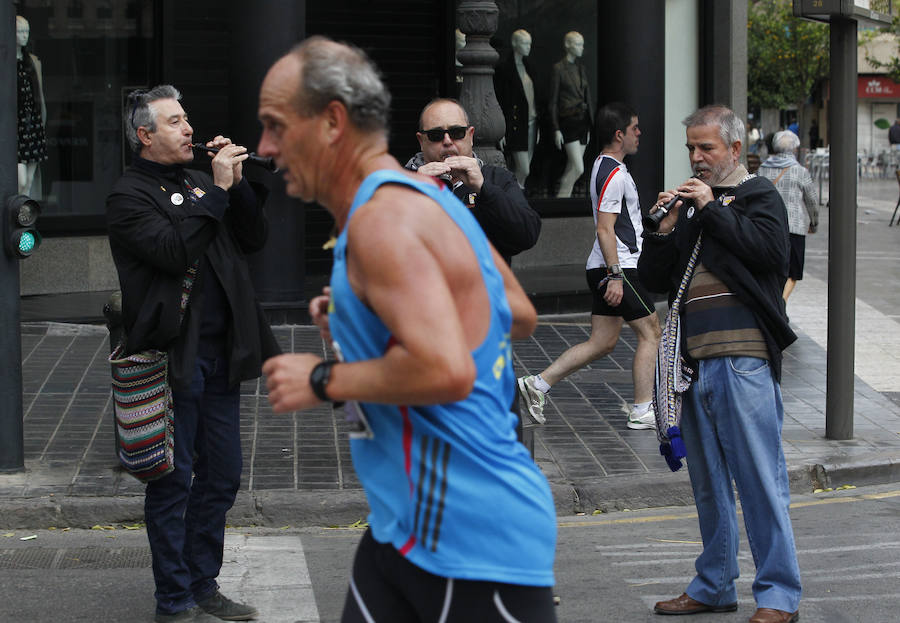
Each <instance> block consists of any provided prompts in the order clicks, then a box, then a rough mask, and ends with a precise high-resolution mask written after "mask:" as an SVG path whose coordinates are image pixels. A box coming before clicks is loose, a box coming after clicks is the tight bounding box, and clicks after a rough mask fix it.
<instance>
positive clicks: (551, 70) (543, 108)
mask: <svg viewBox="0 0 900 623" xmlns="http://www.w3.org/2000/svg"><path fill="white" fill-rule="evenodd" d="M496 4H497V7H498V8H499V10H500V14H499V22H498V27H497V32H496V33H495V35H494V37H492V39H491V45H492V46H493V47H494V48H495V49H496V50H497V52H498V53H499V54H500V60H499V61H498V63H497V66H496V68H495V75H494V89H495V92H496V94H497V99H498V102H499V103H500V107H501V109H502V110H503V113H504V118H505V120H506V126H507V127H506V136H505V141H504V145H503V151H504V156H505V157H506V160H507V167H508V168H509V170H510V171H513V172H514V173H515V174H516V176H517V177H518V178H519V181H520V183H524V185H525V189H526V194H527V195H528V196H529V198H530V199H533V200H540V199H545V198H547V199H550V198H568V197H574V198H583V197H585V196H586V195H588V194H589V192H588V183H589V181H590V172H591V166H592V164H593V161H594V159H595V158H596V157H597V154H598V153H599V149H598V148H597V146H596V145H595V141H594V136H593V116H594V114H595V112H596V110H595V109H596V105H597V86H598V85H597V81H598V72H597V62H598V59H597V36H598V33H597V17H598V16H597V5H598V3H597V2H593V1H588V0H556V1H552V2H547V1H543V2H537V1H534V0H498V1H497V3H496ZM456 34H457V37H458V42H457V48H459V47H461V46H463V45H465V42H464V40H463V39H462V38H460V37H459V36H460V35H461V33H460V32H457V33H456ZM457 69H458V68H457ZM477 131H478V128H476V132H477ZM578 205H579V206H582V203H581V202H578Z"/></svg>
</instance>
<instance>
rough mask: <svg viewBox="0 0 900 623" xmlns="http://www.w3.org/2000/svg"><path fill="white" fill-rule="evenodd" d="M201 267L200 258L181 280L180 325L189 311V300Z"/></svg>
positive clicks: (189, 267)
mask: <svg viewBox="0 0 900 623" xmlns="http://www.w3.org/2000/svg"><path fill="white" fill-rule="evenodd" d="M199 267H200V258H197V259H196V260H194V263H193V264H191V265H190V266H188V269H187V270H186V271H184V277H182V279H181V309H180V310H179V312H178V324H179V325H180V324H181V321H182V320H184V312H185V310H186V309H187V304H188V299H189V298H190V297H191V290H192V289H193V287H194V281H195V280H196V279H197V270H198V269H199Z"/></svg>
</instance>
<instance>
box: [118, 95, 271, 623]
mask: <svg viewBox="0 0 900 623" xmlns="http://www.w3.org/2000/svg"><path fill="white" fill-rule="evenodd" d="M180 98H181V94H180V93H179V92H178V91H177V90H176V89H175V88H174V87H172V86H170V85H160V86H157V87H154V88H153V89H150V90H149V91H136V92H134V93H132V94H131V95H130V96H129V98H128V103H127V106H126V109H125V135H126V137H127V138H128V141H129V143H130V145H131V147H132V148H133V149H134V159H133V164H132V166H131V167H129V168H128V170H126V171H125V173H124V174H123V175H122V177H121V178H120V179H119V180H118V181H117V182H116V184H115V186H114V187H113V189H112V192H111V193H110V195H109V197H108V198H107V204H106V207H107V222H108V227H109V243H110V248H111V250H112V256H113V260H114V261H115V264H116V270H117V271H118V274H119V284H120V287H121V289H122V316H123V325H124V329H125V335H126V337H125V343H124V353H125V354H126V355H130V354H133V353H137V352H139V351H143V350H148V349H156V350H162V351H167V352H168V360H169V368H168V380H169V385H170V386H171V388H172V398H173V402H174V414H175V417H174V421H175V430H174V438H175V444H174V470H173V471H170V472H169V473H167V474H165V475H164V476H162V477H160V478H158V479H156V480H153V481H151V482H149V483H148V484H147V489H146V497H145V502H144V516H145V519H146V522H147V538H148V539H149V541H150V550H151V553H152V556H153V578H154V581H155V583H156V593H155V596H156V613H155V620H156V621H157V622H164V621H216V620H219V619H222V620H228V621H245V620H250V619H254V618H255V617H256V615H257V612H256V609H255V608H253V607H252V606H248V605H244V604H240V603H236V602H234V601H232V600H230V599H228V598H227V597H225V596H223V595H222V594H221V593H220V592H219V586H218V584H217V583H216V577H217V576H218V575H219V570H220V568H221V566H222V555H223V546H224V536H225V514H226V513H227V511H228V510H229V509H230V508H231V506H232V504H234V499H235V495H236V493H237V490H238V487H239V486H240V480H241V469H242V460H241V441H240V412H239V406H240V383H241V381H242V380H245V379H251V378H255V377H258V376H259V374H260V371H261V365H262V361H263V359H265V358H267V357H270V356H272V355H275V354H277V353H278V352H279V349H278V346H277V344H276V343H275V339H274V337H273V335H272V331H271V329H270V328H269V325H268V323H267V322H266V320H265V316H264V315H263V312H262V310H261V308H260V307H259V304H258V303H257V302H256V297H255V295H254V292H253V286H252V284H251V281H250V274H249V270H248V268H247V263H246V260H245V259H244V254H245V253H250V252H253V251H256V250H258V249H260V248H261V247H262V246H263V244H264V243H265V240H266V236H267V232H268V225H267V222H266V218H265V215H264V214H263V211H262V199H263V195H262V194H260V193H259V192H258V191H257V190H256V189H255V188H253V187H251V185H250V184H249V183H248V182H247V180H245V179H244V178H243V175H242V163H243V161H244V160H246V159H247V157H248V155H247V150H246V148H244V147H241V146H239V145H235V144H233V143H232V142H231V141H230V140H229V139H227V138H225V137H223V136H217V137H216V138H214V139H213V140H211V141H209V142H208V143H206V146H207V147H210V148H214V149H217V150H218V151H217V153H216V154H215V156H214V157H213V158H212V161H211V164H212V176H209V175H207V174H205V173H202V172H200V171H194V170H188V169H185V168H184V165H186V164H188V163H190V162H191V161H192V160H193V158H194V154H193V151H192V147H193V145H192V142H191V141H192V138H193V128H192V127H191V125H190V123H189V122H188V118H187V114H186V113H185V112H184V109H183V108H182V107H181V104H180V103H179V101H178V100H179V99H180Z"/></svg>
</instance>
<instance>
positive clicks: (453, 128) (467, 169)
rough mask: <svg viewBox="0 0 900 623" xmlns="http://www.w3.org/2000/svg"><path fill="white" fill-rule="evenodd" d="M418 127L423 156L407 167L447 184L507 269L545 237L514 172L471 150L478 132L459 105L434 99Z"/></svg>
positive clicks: (539, 221)
mask: <svg viewBox="0 0 900 623" xmlns="http://www.w3.org/2000/svg"><path fill="white" fill-rule="evenodd" d="M419 128H421V129H420V130H419V131H418V132H416V138H417V139H418V140H419V146H420V147H421V148H422V151H420V152H419V153H417V154H416V155H415V156H413V157H412V158H410V159H409V161H408V162H407V163H406V168H407V169H409V170H411V171H418V172H419V173H422V174H424V175H431V176H433V177H438V178H441V179H443V180H444V181H446V182H448V185H449V186H450V190H452V191H453V194H454V195H456V197H457V198H458V199H459V200H460V201H462V202H463V204H465V206H466V207H467V208H469V210H471V211H472V216H474V217H475V220H477V221H478V224H479V225H481V229H483V230H484V233H485V235H486V236H487V237H488V240H490V241H491V244H492V245H494V247H495V248H496V249H497V251H499V252H500V255H502V256H503V259H505V260H506V263H507V264H509V263H510V261H511V259H512V256H514V255H516V254H518V253H521V252H522V251H525V250H526V249H530V248H531V247H533V246H534V245H535V244H536V243H537V240H538V236H539V235H540V233H541V217H540V216H539V215H538V213H537V212H535V211H534V208H532V207H531V206H530V205H529V204H528V200H527V199H526V198H525V194H524V193H523V192H522V189H521V187H520V186H519V184H518V182H517V181H516V178H515V176H514V175H513V174H512V173H510V172H509V171H507V170H506V169H504V168H503V167H495V166H492V165H489V164H485V163H484V162H482V160H481V159H480V158H478V157H477V156H476V155H475V153H474V152H473V151H472V144H473V142H474V136H475V128H474V127H473V126H471V125H469V116H468V115H467V114H466V111H465V110H464V109H463V107H462V106H461V105H460V104H459V102H457V101H456V100H454V99H449V98H438V99H435V100H432V101H431V102H429V103H428V104H427V105H426V106H425V108H424V109H423V110H422V114H421V115H420V116H419Z"/></svg>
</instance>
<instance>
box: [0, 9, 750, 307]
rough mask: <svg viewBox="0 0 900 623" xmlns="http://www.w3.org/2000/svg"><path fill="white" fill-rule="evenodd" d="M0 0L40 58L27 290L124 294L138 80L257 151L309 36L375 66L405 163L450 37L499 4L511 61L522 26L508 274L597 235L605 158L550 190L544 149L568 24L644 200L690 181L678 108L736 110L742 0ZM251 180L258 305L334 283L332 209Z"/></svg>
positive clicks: (500, 48)
mask: <svg viewBox="0 0 900 623" xmlns="http://www.w3.org/2000/svg"><path fill="white" fill-rule="evenodd" d="M0 1H5V2H12V4H13V6H14V9H15V14H16V15H19V16H21V17H23V18H24V19H25V20H26V21H27V23H28V26H29V37H28V42H27V45H26V46H25V51H26V52H27V53H28V54H30V55H33V58H36V59H37V60H38V62H39V66H40V81H39V82H40V87H39V89H40V91H41V92H40V96H41V102H42V104H43V107H44V109H45V110H44V113H43V117H42V119H43V123H44V131H45V135H46V148H47V149H46V151H47V157H46V159H44V160H41V161H40V162H38V163H37V166H36V171H35V173H36V175H35V177H34V181H33V182H32V183H31V185H30V188H29V189H28V193H29V194H30V195H31V196H32V197H33V198H35V199H37V200H39V201H40V202H41V204H42V206H43V209H44V211H43V215H42V217H41V220H40V230H41V232H42V234H43V235H44V244H43V246H42V248H41V249H40V250H39V252H38V253H36V254H35V255H34V256H33V257H32V258H30V259H29V260H28V261H27V262H23V263H22V266H21V277H22V279H21V292H22V295H24V296H27V295H35V294H47V293H65V292H88V291H103V290H113V289H116V288H117V287H118V286H117V282H116V276H115V270H114V268H113V266H112V261H111V259H110V256H109V250H108V246H107V243H106V238H105V233H106V232H105V218H104V210H105V197H106V194H107V193H108V191H109V188H110V187H111V185H112V183H113V182H114V180H115V179H116V178H117V177H118V176H119V175H120V174H121V173H122V171H123V170H124V168H125V167H126V166H127V164H128V162H129V160H130V157H131V154H130V153H128V149H127V147H126V143H125V141H124V138H123V131H122V127H123V115H124V114H127V112H126V111H123V102H124V101H125V98H126V97H127V94H128V93H129V92H130V91H131V90H133V89H136V88H142V87H147V86H151V85H154V84H159V83H171V84H174V85H175V86H177V87H178V88H179V89H180V90H181V91H182V93H183V104H184V106H185V109H186V110H187V111H188V113H189V115H190V117H191V123H192V125H193V127H194V131H195V137H196V139H197V140H206V139H208V138H210V137H212V136H215V135H216V134H219V133H221V134H224V135H226V136H230V137H232V138H233V139H234V140H235V141H236V142H239V143H243V144H245V145H247V146H248V147H250V148H251V150H252V149H253V148H254V147H255V145H256V142H257V140H258V138H259V132H260V131H259V124H258V122H257V120H256V98H257V93H258V89H259V85H260V83H261V81H262V78H263V76H264V75H265V72H266V70H267V69H268V67H269V66H270V65H271V64H272V62H274V60H275V59H277V58H278V57H279V56H280V55H282V54H283V53H284V52H285V51H287V50H288V49H289V48H290V47H291V46H292V45H294V44H295V43H297V42H299V41H301V40H302V39H303V38H304V37H306V36H309V35H312V34H325V35H328V36H330V37H332V38H335V39H338V40H344V41H349V42H352V43H354V44H356V45H358V46H360V47H361V48H363V49H365V50H366V51H367V52H368V53H369V54H370V55H371V56H372V57H373V58H374V59H375V61H376V62H377V63H378V65H379V66H380V68H381V69H382V71H383V72H384V75H385V78H386V81H387V83H388V85H389V87H390V90H391V92H392V94H393V107H392V124H391V135H390V145H391V151H392V153H393V154H394V155H395V156H396V157H397V159H398V160H400V161H401V162H405V161H406V160H407V159H408V158H409V157H410V156H411V155H413V154H414V153H415V152H416V151H417V150H418V145H417V142H416V139H415V131H416V130H417V129H418V128H417V124H418V114H419V111H420V110H421V108H422V106H423V105H424V104H425V103H426V102H427V101H429V100H430V99H432V98H433V97H437V96H450V97H456V96H459V95H460V92H461V89H463V88H464V86H463V82H464V81H465V79H466V78H465V76H466V73H465V72H464V71H462V70H461V67H460V58H458V57H457V49H458V43H457V41H458V36H457V33H456V31H457V29H458V28H459V27H460V25H461V24H467V23H469V22H466V20H464V19H460V16H461V15H462V14H463V13H465V12H467V11H468V12H482V13H483V12H487V13H491V12H492V11H496V27H495V28H494V32H493V33H492V34H491V35H490V39H489V41H490V44H491V46H492V47H493V49H494V50H496V60H495V62H497V63H504V62H507V61H508V60H509V59H510V56H511V55H512V54H513V50H512V46H511V37H512V33H513V32H514V31H517V30H520V29H521V30H526V31H528V33H529V34H530V36H531V39H532V47H531V50H530V54H529V55H528V61H529V63H528V66H529V71H530V73H531V74H533V75H530V78H531V80H532V82H533V88H534V99H535V105H536V111H537V126H538V129H539V136H538V138H537V144H536V145H535V147H534V151H533V155H532V157H531V162H530V164H531V175H530V176H529V178H528V182H527V183H526V193H527V195H528V196H529V199H530V201H531V202H532V204H533V205H534V207H535V208H536V209H537V210H538V211H539V212H540V214H541V215H542V217H543V219H544V230H543V233H542V237H541V241H540V242H539V243H538V245H537V247H536V248H535V249H533V250H531V251H528V252H526V253H524V254H522V255H521V256H519V257H518V258H517V259H516V268H517V271H522V270H528V268H529V267H532V266H544V265H549V264H570V263H580V262H582V261H583V259H584V257H586V254H587V251H588V250H589V248H590V244H591V241H592V238H593V227H592V225H591V222H592V221H591V216H590V210H589V208H588V206H587V203H586V202H587V199H586V196H587V188H586V182H585V180H586V179H587V178H588V176H589V171H590V167H591V163H592V162H593V159H594V158H595V157H596V155H597V153H598V151H599V146H598V145H597V144H596V141H594V140H592V139H593V137H591V140H588V143H587V145H586V146H585V153H584V168H585V170H586V172H587V173H586V174H585V175H583V176H582V177H581V179H580V180H578V181H577V182H576V184H575V187H574V189H573V192H572V195H571V197H569V198H558V197H557V196H556V188H557V186H558V181H559V177H560V174H561V171H562V170H563V168H564V167H565V164H566V160H565V158H566V157H565V154H564V152H561V151H559V150H557V149H556V148H555V147H554V146H553V143H552V138H553V132H552V126H551V125H550V120H549V110H550V101H549V98H550V97H551V92H552V89H551V88H550V80H551V75H552V72H553V66H554V64H556V63H558V62H560V61H561V60H563V59H564V58H565V56H566V50H565V46H564V38H565V35H566V33H569V32H571V31H577V32H579V33H580V34H581V35H582V37H583V40H584V51H583V55H582V56H581V57H580V58H578V59H577V60H576V63H577V64H580V65H582V66H583V67H584V70H585V75H586V77H587V88H588V91H589V94H590V106H591V107H592V108H593V109H596V107H598V106H600V105H603V104H605V103H608V102H611V101H615V100H621V101H625V102H628V103H630V104H631V105H632V106H633V107H634V108H635V109H636V110H637V111H638V114H639V116H640V123H641V129H642V131H643V136H642V138H641V149H640V152H639V153H638V154H637V155H636V156H634V157H633V158H632V161H631V162H629V163H628V164H629V168H630V169H631V170H632V172H633V175H634V178H635V180H636V182H637V185H638V188H639V190H640V192H641V201H642V204H645V205H650V204H651V203H652V200H653V198H654V197H655V196H656V193H657V192H658V191H659V190H661V189H663V188H670V187H672V186H673V185H674V184H676V183H677V182H679V181H680V180H682V179H684V178H685V177H687V176H688V175H689V171H690V170H689V167H688V160H687V157H686V153H685V150H684V133H683V128H682V126H681V124H680V121H681V119H682V118H683V117H684V116H686V115H687V114H688V113H689V112H690V111H691V110H693V109H694V108H696V107H697V106H698V105H701V104H706V103H713V102H719V103H725V104H729V105H731V106H733V107H734V108H735V109H736V110H737V111H738V113H739V114H742V115H745V114H746V108H745V107H746V13H747V6H746V4H747V2H746V0H645V1H642V2H640V3H622V2H598V1H589V0H498V1H497V2H484V1H468V0H383V1H379V2H360V1H359V0H331V1H330V2H327V3H325V2H311V1H303V0H299V1H291V2H288V1H279V0H262V1H260V2H255V3H247V2H237V1H235V0H186V1H182V2H175V0H90V1H89V0H18V1H17V2H13V1H12V0H0ZM473 14H474V13H473ZM466 28H469V29H470V30H471V26H465V27H464V28H463V30H465V29H466ZM463 34H465V33H463ZM0 36H2V37H4V38H5V40H6V41H8V42H9V43H10V44H11V43H12V42H13V37H14V36H15V35H14V25H13V24H12V23H7V24H4V25H3V32H2V34H0ZM461 57H465V54H463V55H461ZM479 62H480V61H479ZM487 64H488V65H489V64H491V63H490V62H489V63H487ZM473 79H474V78H473ZM489 105H491V106H494V105H497V104H494V103H493V102H490V103H489ZM591 112H593V110H592V111H591ZM3 114H4V115H12V117H13V118H14V117H15V114H14V111H4V113H3ZM500 118H501V119H502V116H501V117H500ZM483 130H484V129H483ZM478 131H479V128H477V127H476V135H477V134H478ZM498 133H499V135H502V131H499V130H498ZM198 161H199V159H198ZM248 175H249V176H251V177H254V178H255V179H256V180H257V181H262V182H264V183H266V184H267V185H268V186H269V187H270V188H271V195H270V198H269V201H268V204H267V210H268V213H269V217H270V219H271V221H272V225H273V226H272V228H271V231H272V235H271V238H270V241H269V244H268V245H267V248H266V249H265V250H264V251H262V252H260V253H259V254H257V256H255V257H253V258H251V265H252V268H253V272H254V278H255V280H256V286H257V291H258V293H259V296H260V299H261V300H262V301H263V302H264V304H265V305H266V306H268V307H269V308H270V309H280V308H284V309H291V308H296V307H299V306H302V305H304V304H305V303H304V301H305V299H306V298H307V293H308V292H309V291H310V290H312V289H313V287H314V286H316V285H317V284H319V283H324V282H325V280H326V279H327V277H326V276H327V273H328V271H329V270H330V252H328V251H325V250H323V249H322V244H323V243H324V242H325V241H326V240H327V239H328V237H329V235H330V233H331V228H332V222H331V219H330V217H329V216H328V215H327V213H326V212H325V211H324V210H323V209H322V208H321V207H319V206H315V205H301V204H300V203H299V202H298V201H296V200H294V199H290V198H288V197H286V196H285V194H284V187H283V182H282V181H281V179H280V177H278V176H277V175H271V174H269V173H267V172H264V171H254V170H249V167H248Z"/></svg>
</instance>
